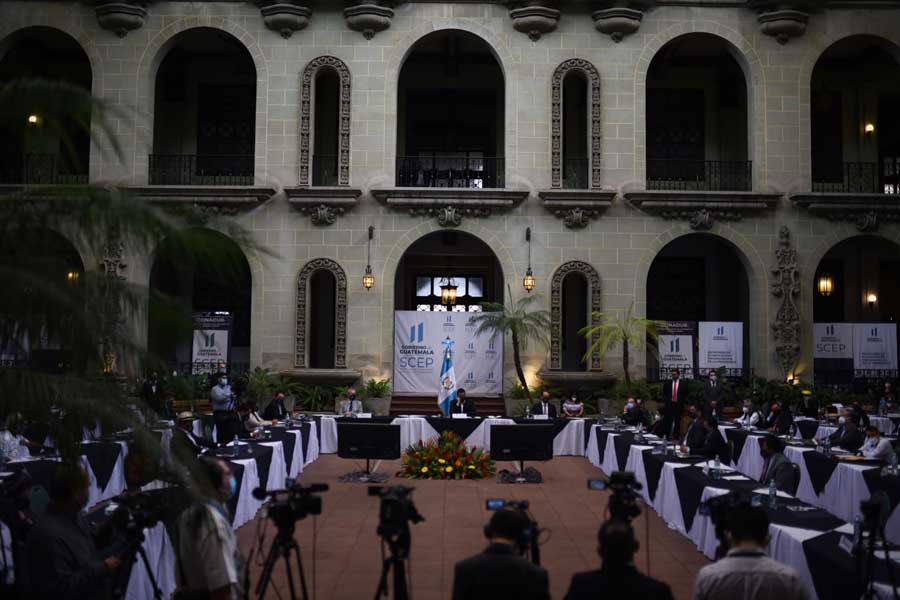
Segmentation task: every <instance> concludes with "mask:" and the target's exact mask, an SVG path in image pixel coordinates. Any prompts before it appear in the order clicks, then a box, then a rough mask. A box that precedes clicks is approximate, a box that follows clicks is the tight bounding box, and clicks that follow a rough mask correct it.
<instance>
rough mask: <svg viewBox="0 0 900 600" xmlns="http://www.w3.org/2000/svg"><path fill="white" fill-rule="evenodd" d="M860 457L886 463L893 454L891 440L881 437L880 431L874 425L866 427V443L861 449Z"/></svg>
mask: <svg viewBox="0 0 900 600" xmlns="http://www.w3.org/2000/svg"><path fill="white" fill-rule="evenodd" d="M861 452H862V455H863V456H865V457H866V458H869V459H872V460H880V461H882V462H886V461H888V460H890V458H891V456H893V454H894V446H893V445H891V440H889V439H887V438H885V437H881V431H879V429H878V428H877V427H875V426H874V425H869V426H868V427H866V442H865V443H864V444H863V447H862V450H861Z"/></svg>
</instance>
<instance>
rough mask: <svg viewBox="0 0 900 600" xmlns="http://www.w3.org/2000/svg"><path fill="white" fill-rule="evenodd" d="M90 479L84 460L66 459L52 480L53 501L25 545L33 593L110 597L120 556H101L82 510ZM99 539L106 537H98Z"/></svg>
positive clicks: (37, 595) (37, 596)
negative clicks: (113, 574)
mask: <svg viewBox="0 0 900 600" xmlns="http://www.w3.org/2000/svg"><path fill="white" fill-rule="evenodd" d="M89 486H90V480H89V479H88V475H87V473H86V472H85V470H84V468H83V467H81V465H70V464H64V465H62V466H60V468H59V469H57V471H56V473H55V474H54V476H53V481H52V483H51V484H50V490H49V491H50V504H49V505H48V507H47V512H46V513H44V515H43V516H42V517H41V518H40V519H39V520H38V522H37V524H36V525H35V526H34V528H33V529H32V530H31V533H30V534H29V535H28V539H27V541H26V544H25V558H26V569H27V572H28V582H29V584H30V591H31V593H30V595H29V598H35V599H41V598H46V599H47V600H51V599H52V600H56V599H57V598H79V599H88V598H106V597H108V595H109V585H110V582H111V575H112V573H113V572H114V571H116V570H117V569H118V568H119V566H120V565H121V564H122V561H121V560H120V559H119V558H118V557H117V556H110V557H107V558H105V559H103V558H100V554H99V553H98V551H97V545H96V543H95V538H94V536H93V535H92V532H91V530H90V528H89V526H88V524H87V521H85V519H84V517H83V516H82V514H81V510H82V509H83V508H84V506H85V505H86V504H87V501H88V488H89ZM97 537H98V538H100V537H102V536H97Z"/></svg>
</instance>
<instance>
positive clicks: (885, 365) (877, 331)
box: [853, 323, 897, 371]
mask: <svg viewBox="0 0 900 600" xmlns="http://www.w3.org/2000/svg"><path fill="white" fill-rule="evenodd" d="M853 368H854V369H855V370H857V371H870V370H884V369H890V370H894V369H896V368H897V324H896V323H854V324H853Z"/></svg>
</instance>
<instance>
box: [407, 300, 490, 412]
mask: <svg viewBox="0 0 900 600" xmlns="http://www.w3.org/2000/svg"><path fill="white" fill-rule="evenodd" d="M472 316H473V313H463V312H427V311H421V312H420V311H414V310H398V311H396V312H395V313H394V381H393V389H394V391H395V392H397V393H411V394H428V395H432V394H433V395H434V396H435V397H437V394H438V390H439V389H440V383H441V382H440V374H441V363H442V362H443V358H444V346H443V342H444V340H446V339H447V338H448V337H449V338H450V340H451V341H452V342H453V348H452V351H453V369H454V371H455V372H456V385H457V387H461V388H465V390H466V393H467V394H468V395H470V396H472V395H475V396H483V395H499V394H501V393H503V338H502V337H501V336H499V335H497V336H495V337H493V338H492V337H491V336H490V335H489V334H483V335H480V336H476V335H475V329H476V324H474V323H472V322H471V321H470V320H469V319H470V317H472Z"/></svg>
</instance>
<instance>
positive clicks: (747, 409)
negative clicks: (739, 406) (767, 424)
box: [735, 399, 762, 428]
mask: <svg viewBox="0 0 900 600" xmlns="http://www.w3.org/2000/svg"><path fill="white" fill-rule="evenodd" d="M761 418H762V415H760V413H759V410H757V408H756V407H755V406H753V401H752V400H750V399H747V400H744V408H743V411H742V413H741V416H740V417H738V418H737V419H735V423H737V424H738V425H740V426H741V427H747V428H749V427H756V426H757V425H758V424H759V421H760V419H761Z"/></svg>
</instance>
